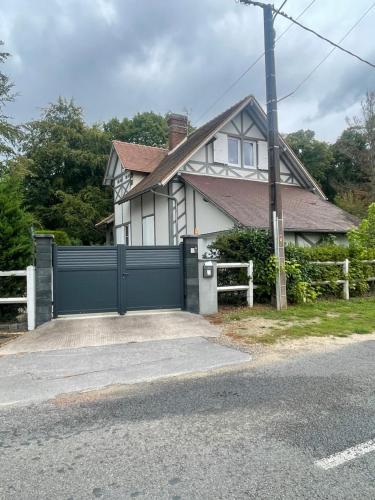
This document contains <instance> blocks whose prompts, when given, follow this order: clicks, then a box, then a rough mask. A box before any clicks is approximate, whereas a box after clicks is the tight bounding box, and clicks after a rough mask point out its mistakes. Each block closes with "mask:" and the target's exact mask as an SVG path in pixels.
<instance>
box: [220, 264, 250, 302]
mask: <svg viewBox="0 0 375 500" xmlns="http://www.w3.org/2000/svg"><path fill="white" fill-rule="evenodd" d="M241 268H246V269H247V277H248V284H247V285H234V286H218V287H217V291H218V292H235V291H237V290H247V294H246V295H247V305H248V306H249V307H253V305H254V289H255V288H256V287H255V286H254V278H253V271H254V265H253V261H252V260H249V262H227V263H222V262H218V263H217V269H241Z"/></svg>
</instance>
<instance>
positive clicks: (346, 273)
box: [217, 259, 375, 307]
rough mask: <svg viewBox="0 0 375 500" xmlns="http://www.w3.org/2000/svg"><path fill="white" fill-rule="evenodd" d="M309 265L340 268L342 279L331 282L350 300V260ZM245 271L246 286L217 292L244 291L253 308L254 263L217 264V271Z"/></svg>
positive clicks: (371, 279)
mask: <svg viewBox="0 0 375 500" xmlns="http://www.w3.org/2000/svg"><path fill="white" fill-rule="evenodd" d="M361 263H362V264H374V265H375V260H361ZM311 264H314V265H317V266H342V270H343V275H344V279H341V280H336V281H333V283H336V284H337V285H342V286H343V297H344V299H345V300H349V299H350V287H349V284H350V283H349V270H350V260H349V259H345V260H344V261H339V262H335V261H327V262H311ZM241 268H246V269H247V276H248V279H249V281H248V284H247V285H234V286H218V287H217V291H218V293H219V292H235V291H238V290H246V291H247V304H248V306H249V307H253V305H254V290H255V289H256V288H257V287H256V285H254V277H253V273H254V263H253V261H252V260H250V261H249V262H226V263H222V262H218V263H217V269H241ZM366 281H368V282H375V276H372V277H369V278H367V279H366ZM331 283H332V281H329V280H322V281H313V282H312V284H313V285H329V284H331Z"/></svg>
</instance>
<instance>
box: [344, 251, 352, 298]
mask: <svg viewBox="0 0 375 500" xmlns="http://www.w3.org/2000/svg"><path fill="white" fill-rule="evenodd" d="M343 271H344V279H345V282H344V299H345V300H349V299H350V292H349V259H345V260H344V265H343Z"/></svg>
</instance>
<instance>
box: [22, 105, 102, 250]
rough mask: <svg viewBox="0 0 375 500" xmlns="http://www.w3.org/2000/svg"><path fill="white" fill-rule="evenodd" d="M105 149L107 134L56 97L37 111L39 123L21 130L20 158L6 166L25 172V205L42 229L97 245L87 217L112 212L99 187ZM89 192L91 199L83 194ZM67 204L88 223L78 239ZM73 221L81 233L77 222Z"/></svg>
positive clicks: (96, 233) (96, 237) (96, 236)
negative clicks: (22, 133)
mask: <svg viewBox="0 0 375 500" xmlns="http://www.w3.org/2000/svg"><path fill="white" fill-rule="evenodd" d="M109 150H110V140H109V138H108V135H107V133H105V132H104V130H103V129H102V127H100V126H99V125H93V126H88V125H86V124H85V122H84V120H83V112H82V109H81V108H80V107H79V106H76V104H75V103H74V101H73V100H66V99H64V98H62V97H60V98H59V99H58V100H57V102H56V103H52V104H50V105H49V106H48V107H47V108H45V109H44V110H43V111H42V115H41V118H40V119H39V120H34V121H32V122H30V123H28V124H27V125H26V126H25V136H24V140H23V153H24V155H23V156H20V157H19V159H18V161H17V162H16V165H13V166H12V167H13V168H14V169H15V171H17V169H18V171H22V170H23V171H25V176H24V190H25V203H26V206H27V208H28V209H29V210H30V211H32V212H33V213H34V214H35V216H36V218H37V219H38V221H39V222H40V225H41V226H42V227H43V228H45V229H63V230H66V232H67V233H68V235H69V236H70V237H72V238H74V239H76V241H82V242H83V241H84V242H85V243H100V242H101V241H102V239H103V235H102V234H101V233H100V232H98V231H96V230H94V229H93V227H92V226H93V225H92V218H93V217H97V220H99V219H101V218H102V217H104V216H106V215H108V213H110V211H111V210H112V195H111V192H110V190H109V189H104V188H102V180H103V176H104V171H105V167H106V164H107V160H108V153H109ZM89 188H92V190H91V193H95V196H94V198H95V199H93V196H88V195H87V193H88V191H87V190H88V189H89ZM68 200H69V202H70V203H72V207H75V209H76V210H78V206H80V207H81V209H82V210H83V214H85V215H84V218H85V220H86V221H87V220H90V221H91V222H90V226H89V227H88V228H87V230H86V231H84V236H83V237H82V238H79V237H78V238H77V228H75V227H74V224H73V219H72V216H71V215H69V211H68V204H69V202H68ZM90 204H91V205H90ZM89 212H90V214H91V215H88V213H89ZM97 220H96V221H95V222H97ZM75 221H76V222H77V223H79V224H78V226H77V227H79V228H80V229H81V230H82V228H83V226H82V223H80V222H81V221H80V218H79V217H77V218H75ZM88 234H90V235H91V238H92V239H88V237H87V235H88Z"/></svg>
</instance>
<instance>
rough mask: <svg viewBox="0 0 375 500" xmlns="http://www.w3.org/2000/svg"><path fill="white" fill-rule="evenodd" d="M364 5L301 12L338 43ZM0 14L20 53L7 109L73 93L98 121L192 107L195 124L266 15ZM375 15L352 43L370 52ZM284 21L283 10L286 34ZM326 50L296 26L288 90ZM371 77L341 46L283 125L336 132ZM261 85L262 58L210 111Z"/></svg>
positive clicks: (121, 2)
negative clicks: (12, 100) (16, 95)
mask: <svg viewBox="0 0 375 500" xmlns="http://www.w3.org/2000/svg"><path fill="white" fill-rule="evenodd" d="M308 3H309V1H308V0H306V1H304V3H303V5H301V1H300V0H299V1H298V0H289V1H288V3H287V5H286V7H285V9H286V10H288V12H290V13H291V14H292V15H294V16H296V15H298V13H299V12H301V11H302V9H303V8H304V7H305V6H306V5H307V4H308ZM16 4H17V5H16ZM366 7H367V2H366V0H357V2H355V4H353V2H349V0H342V1H341V2H340V7H339V8H338V7H337V2H336V1H335V0H328V1H327V2H325V3H324V5H323V3H321V2H320V0H317V2H316V3H315V4H314V5H313V6H312V7H311V8H310V9H309V11H308V12H307V13H306V14H305V16H304V18H303V21H304V22H306V23H307V24H308V25H309V26H313V27H314V28H316V29H318V30H320V31H321V32H322V33H324V34H326V35H327V36H330V37H332V38H333V39H335V40H338V39H340V37H341V36H342V35H343V33H345V31H347V29H348V28H349V27H350V26H351V25H352V24H353V23H354V22H355V20H356V19H357V18H359V16H360V15H361V14H362V13H363V12H364V10H365V9H366ZM2 14H3V15H2V18H1V19H0V29H1V32H2V33H3V37H4V41H5V43H6V49H7V50H9V51H10V52H11V53H12V54H13V57H12V58H11V59H10V60H9V62H7V64H6V67H5V68H4V69H5V71H6V72H7V73H8V74H9V75H10V76H11V77H12V79H13V80H14V82H15V84H16V90H17V91H18V92H19V93H20V96H19V98H18V99H17V101H16V102H15V103H13V104H11V105H10V106H9V110H8V112H9V113H10V114H11V115H13V116H14V118H15V120H16V121H18V122H20V121H24V120H29V119H31V118H33V117H36V116H37V115H38V113H39V108H40V107H42V106H45V105H47V104H48V102H51V101H54V100H55V99H56V98H57V96H59V95H63V96H66V97H74V98H75V100H76V102H77V103H78V104H79V105H81V106H82V107H83V108H84V110H85V113H86V118H87V120H89V121H90V122H94V121H100V120H107V119H110V118H111V117H113V116H118V117H120V118H121V117H123V116H132V115H133V114H135V113H136V112H138V111H146V110H150V109H152V110H154V111H157V112H160V113H165V112H167V111H170V110H173V111H176V112H179V111H182V110H183V109H184V108H186V109H188V110H190V111H191V115H192V119H193V121H194V120H197V118H198V117H199V116H201V115H202V113H203V112H204V111H205V110H207V108H208V107H209V106H210V105H211V104H212V103H213V102H214V101H215V99H216V98H217V97H218V96H219V95H220V94H221V93H222V92H223V91H224V90H225V89H226V88H227V87H228V86H229V85H230V84H231V83H232V82H233V81H234V80H235V79H236V78H237V77H238V76H239V75H240V74H241V73H242V72H243V71H244V70H245V69H246V68H247V67H248V66H249V65H250V64H251V63H252V62H253V61H254V60H255V59H256V57H258V56H259V54H261V53H262V51H263V21H262V12H261V11H260V9H256V8H250V7H245V6H243V5H241V4H238V3H237V2H235V1H234V0H233V1H231V0H204V1H202V0H179V1H178V2H176V1H175V0H152V1H150V0H49V1H48V2H46V1H45V0H33V2H30V1H29V0H18V1H17V2H14V1H12V0H4V2H3V5H2ZM373 18H374V14H373V13H372V14H370V15H369V16H368V17H367V18H366V19H365V20H364V21H363V22H362V24H361V25H360V27H358V28H357V29H356V30H355V31H354V32H353V33H352V34H351V36H350V37H349V38H348V39H347V40H346V41H345V44H346V46H347V47H348V48H350V49H352V50H354V51H357V52H359V53H360V54H362V55H363V56H364V57H367V58H370V59H371V58H372V59H375V53H373V51H372V50H371V46H370V45H369V44H368V40H371V38H372V22H373ZM287 26H288V22H287V21H285V20H284V19H282V18H281V17H280V16H279V17H278V20H277V24H276V29H277V32H278V33H280V32H281V31H282V30H283V29H285V28H286V27H287ZM327 51H329V47H328V46H327V45H326V44H325V43H323V42H321V41H320V40H318V39H315V38H314V37H313V36H312V35H311V34H309V33H306V32H303V31H301V30H300V29H299V28H297V27H293V28H292V29H291V30H290V31H289V32H288V33H287V34H286V35H285V36H284V37H283V38H282V39H281V40H280V41H279V42H278V43H277V45H276V54H277V76H278V90H279V95H280V96H281V95H283V94H284V93H287V92H288V91H290V90H291V89H293V88H294V87H295V86H296V84H297V83H298V82H299V81H300V80H301V79H302V78H303V77H304V76H305V75H306V74H307V73H308V72H309V70H310V69H311V68H312V67H313V66H314V64H316V63H317V62H319V61H320V60H321V58H322V57H323V56H324V55H325V54H326V53H327ZM374 75H375V73H374V70H372V69H370V68H369V67H366V66H363V65H361V64H360V63H357V62H356V61H354V60H353V59H352V58H350V57H349V56H345V55H341V54H339V53H338V52H336V53H335V54H333V55H332V57H331V58H330V59H329V60H328V61H327V62H326V63H325V64H324V65H323V66H322V67H321V68H320V69H319V71H318V72H317V73H316V74H315V75H314V76H313V77H312V78H311V79H310V80H309V81H308V82H307V83H306V84H305V85H304V86H303V87H302V88H301V90H300V91H299V92H298V93H297V94H296V95H295V96H294V97H293V98H290V99H288V100H286V101H285V102H283V104H282V105H281V106H280V128H281V129H282V130H283V131H290V130H291V127H292V129H294V130H295V129H299V128H303V127H305V128H306V127H310V128H311V127H312V126H314V127H315V129H316V131H317V135H318V136H321V137H322V138H325V139H329V140H334V139H335V137H336V136H337V135H338V134H339V133H340V132H341V130H342V129H343V128H344V127H345V113H346V112H348V111H349V110H351V109H353V106H354V107H355V103H356V102H358V101H360V99H361V97H362V96H363V95H364V93H365V92H366V90H368V89H370V88H374V87H375V80H374ZM264 86H265V81H264V64H263V61H261V62H260V63H258V64H257V65H256V66H255V67H254V69H253V70H252V71H250V72H249V73H248V74H247V75H246V77H244V78H243V79H242V80H241V81H240V82H239V83H238V84H237V85H236V86H235V87H234V88H233V89H232V90H231V91H230V92H228V94H227V95H226V96H225V97H224V98H223V99H221V100H220V102H219V103H218V104H217V105H216V106H215V107H214V108H213V109H212V110H211V111H210V112H209V113H207V114H206V115H205V117H204V119H205V120H206V119H209V118H210V117H211V116H212V115H213V114H217V113H219V112H221V111H222V110H223V109H225V107H227V106H229V105H230V104H231V103H233V102H235V101H236V100H238V99H240V98H241V97H243V96H244V95H247V94H250V93H252V94H254V95H256V96H257V97H258V99H259V100H260V101H261V102H264V94H265V92H264ZM327 124H329V126H328V125H327Z"/></svg>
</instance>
